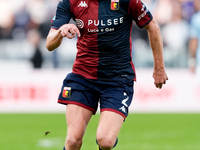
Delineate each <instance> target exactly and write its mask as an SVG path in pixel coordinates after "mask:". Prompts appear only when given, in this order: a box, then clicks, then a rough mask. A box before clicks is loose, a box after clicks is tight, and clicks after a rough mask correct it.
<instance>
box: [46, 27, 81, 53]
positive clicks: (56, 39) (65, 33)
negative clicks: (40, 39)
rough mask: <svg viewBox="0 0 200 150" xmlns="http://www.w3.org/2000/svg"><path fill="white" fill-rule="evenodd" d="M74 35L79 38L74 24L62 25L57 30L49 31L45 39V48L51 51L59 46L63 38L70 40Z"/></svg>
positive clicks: (78, 32)
mask: <svg viewBox="0 0 200 150" xmlns="http://www.w3.org/2000/svg"><path fill="white" fill-rule="evenodd" d="M76 34H77V36H78V37H80V31H79V29H78V28H77V27H76V26H75V25H74V24H64V25H63V26H61V27H60V28H59V29H58V30H56V29H51V30H50V31H49V34H48V36H47V39H46V48H47V49H48V50H49V51H53V50H54V49H56V48H58V47H59V46H60V44H61V43H62V39H63V37H67V38H69V39H72V38H74V37H75V36H76Z"/></svg>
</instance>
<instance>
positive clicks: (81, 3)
mask: <svg viewBox="0 0 200 150" xmlns="http://www.w3.org/2000/svg"><path fill="white" fill-rule="evenodd" d="M78 7H88V5H87V4H86V2H85V1H81V2H80V4H79V5H78Z"/></svg>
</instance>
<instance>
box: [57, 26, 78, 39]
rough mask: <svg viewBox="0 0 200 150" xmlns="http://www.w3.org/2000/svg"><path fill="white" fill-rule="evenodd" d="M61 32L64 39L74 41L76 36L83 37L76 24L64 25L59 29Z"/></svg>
mask: <svg viewBox="0 0 200 150" xmlns="http://www.w3.org/2000/svg"><path fill="white" fill-rule="evenodd" d="M59 32H60V33H61V35H62V36H63V37H67V38H69V39H73V38H74V37H75V36H76V34H77V36H78V37H80V36H81V34H80V31H79V29H78V28H77V27H76V25H74V24H64V25H63V26H61V27H60V28H59Z"/></svg>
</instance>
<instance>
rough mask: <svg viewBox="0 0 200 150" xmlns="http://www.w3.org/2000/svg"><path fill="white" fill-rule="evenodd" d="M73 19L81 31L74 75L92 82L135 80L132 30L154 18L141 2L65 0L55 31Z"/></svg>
mask: <svg viewBox="0 0 200 150" xmlns="http://www.w3.org/2000/svg"><path fill="white" fill-rule="evenodd" d="M70 19H73V20H74V21H75V22H76V24H77V27H78V28H79V30H80V33H81V37H79V38H78V41H77V50H78V51H77V55H76V59H75V62H74V65H73V73H76V74H79V75H82V76H84V77H86V78H88V79H109V78H128V79H131V80H135V78H136V75H135V68H134V65H133V63H132V56H131V53H132V52H131V51H132V42H131V27H132V21H133V20H134V21H135V22H136V24H137V25H138V27H140V28H143V27H144V26H146V25H147V24H148V23H149V22H150V21H151V20H152V15H151V13H150V11H149V10H147V8H146V6H145V5H144V4H143V3H142V2H141V1H140V0H61V1H60V2H59V4H58V6H57V11H56V16H55V17H54V19H53V20H52V28H55V29H59V28H60V27H61V26H62V25H63V24H66V23H69V21H70Z"/></svg>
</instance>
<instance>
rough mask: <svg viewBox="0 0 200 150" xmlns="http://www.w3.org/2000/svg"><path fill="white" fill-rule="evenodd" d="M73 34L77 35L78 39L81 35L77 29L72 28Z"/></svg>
mask: <svg viewBox="0 0 200 150" xmlns="http://www.w3.org/2000/svg"><path fill="white" fill-rule="evenodd" d="M74 32H75V33H76V34H77V36H78V37H80V36H81V33H80V31H79V29H78V28H77V27H76V28H74Z"/></svg>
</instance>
